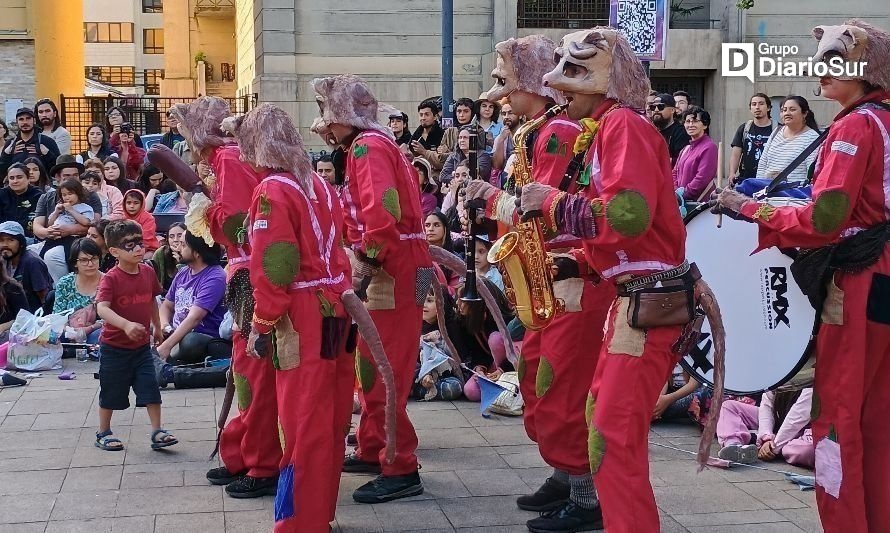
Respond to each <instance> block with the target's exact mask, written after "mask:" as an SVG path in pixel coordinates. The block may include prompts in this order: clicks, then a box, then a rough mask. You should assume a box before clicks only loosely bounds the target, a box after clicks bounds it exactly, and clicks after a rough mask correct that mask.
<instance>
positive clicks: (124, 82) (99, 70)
mask: <svg viewBox="0 0 890 533" xmlns="http://www.w3.org/2000/svg"><path fill="white" fill-rule="evenodd" d="M84 75H85V76H86V77H87V78H89V79H91V80H95V81H98V82H99V83H104V84H106V85H112V86H116V87H133V86H134V85H135V84H136V69H135V68H134V67H101V66H91V67H84Z"/></svg>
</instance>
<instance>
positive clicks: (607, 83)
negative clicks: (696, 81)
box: [544, 27, 649, 109]
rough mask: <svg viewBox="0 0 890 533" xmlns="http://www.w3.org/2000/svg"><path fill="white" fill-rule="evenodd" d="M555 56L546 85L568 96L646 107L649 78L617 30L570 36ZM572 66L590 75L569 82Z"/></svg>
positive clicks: (598, 28) (545, 78)
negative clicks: (603, 97) (601, 96)
mask: <svg viewBox="0 0 890 533" xmlns="http://www.w3.org/2000/svg"><path fill="white" fill-rule="evenodd" d="M555 55H556V62H557V65H556V68H554V69H553V70H551V71H550V72H548V73H547V74H546V75H545V76H544V85H546V86H548V87H550V88H552V89H554V90H558V91H564V92H568V93H577V94H604V95H606V97H607V98H612V99H615V100H617V101H619V102H621V103H622V104H624V105H627V106H629V107H632V108H635V109H643V108H644V107H645V106H646V96H647V95H648V94H649V77H648V76H646V72H645V71H644V70H643V64H642V63H640V60H639V59H637V57H636V56H635V55H634V52H633V49H631V47H630V44H629V43H628V42H627V39H626V38H625V37H624V36H623V35H621V33H619V32H618V31H617V30H614V29H612V28H608V27H596V28H593V29H589V30H582V31H576V32H574V33H570V34H568V35H566V36H565V37H563V38H562V40H561V41H559V46H558V47H557V48H556V53H555ZM569 65H572V66H575V67H580V68H581V69H582V70H585V71H586V72H585V73H584V75H583V76H581V77H572V78H569V77H567V76H566V75H565V74H564V71H565V69H566V67H567V66H569Z"/></svg>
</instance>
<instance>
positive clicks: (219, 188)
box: [207, 147, 259, 253]
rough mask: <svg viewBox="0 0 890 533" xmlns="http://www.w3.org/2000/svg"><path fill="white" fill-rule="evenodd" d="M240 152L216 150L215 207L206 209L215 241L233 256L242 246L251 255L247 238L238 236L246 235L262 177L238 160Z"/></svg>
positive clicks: (214, 164) (235, 150) (214, 161)
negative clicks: (252, 204) (254, 194)
mask: <svg viewBox="0 0 890 533" xmlns="http://www.w3.org/2000/svg"><path fill="white" fill-rule="evenodd" d="M238 153H239V151H238V150H237V148H227V147H223V148H217V149H216V151H215V152H214V154H213V157H212V158H211V164H212V166H213V172H214V173H215V174H216V185H215V187H214V191H213V194H212V196H213V197H212V198H211V199H212V201H213V205H211V206H210V208H208V209H207V222H208V224H209V225H210V234H211V235H212V236H213V240H214V241H216V242H218V243H220V244H222V245H223V246H225V247H226V249H227V250H228V251H229V252H230V253H231V252H232V251H233V249H235V248H237V247H239V246H240V247H242V248H244V250H245V252H246V253H250V245H249V244H247V239H246V238H244V237H242V238H240V239H239V235H242V234H243V233H242V232H243V231H244V230H243V229H242V228H243V225H244V219H245V217H246V216H247V212H248V210H249V209H250V200H251V198H252V197H253V191H254V189H255V188H256V186H257V184H258V183H259V178H258V176H257V174H256V173H255V172H254V171H253V169H252V168H250V167H249V166H247V164H246V163H242V162H241V161H239V160H238V155H237V154H238ZM239 240H240V242H239Z"/></svg>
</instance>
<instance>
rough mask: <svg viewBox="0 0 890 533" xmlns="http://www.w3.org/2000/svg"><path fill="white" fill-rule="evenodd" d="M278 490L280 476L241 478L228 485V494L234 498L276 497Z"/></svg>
mask: <svg viewBox="0 0 890 533" xmlns="http://www.w3.org/2000/svg"><path fill="white" fill-rule="evenodd" d="M277 488H278V476H272V477H251V476H241V477H239V478H238V479H236V480H235V481H233V482H231V483H229V484H228V485H226V494H228V495H229V496H231V497H232V498H259V497H260V496H275V492H276V489H277Z"/></svg>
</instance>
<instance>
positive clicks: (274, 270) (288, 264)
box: [263, 242, 300, 287]
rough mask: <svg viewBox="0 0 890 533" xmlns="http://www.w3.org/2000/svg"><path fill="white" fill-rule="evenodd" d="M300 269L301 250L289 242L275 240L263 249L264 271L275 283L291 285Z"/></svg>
mask: <svg viewBox="0 0 890 533" xmlns="http://www.w3.org/2000/svg"><path fill="white" fill-rule="evenodd" d="M299 271H300V250H299V249H297V247H296V245H294V244H293V243H289V242H273V243H272V244H270V245H269V246H268V247H267V248H266V249H265V250H264V251H263V272H264V273H265V274H266V278H268V279H269V281H270V282H272V284H274V285H278V286H279V287H284V286H286V285H290V283H291V282H292V281H293V280H294V278H295V277H296V275H297V272H299Z"/></svg>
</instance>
